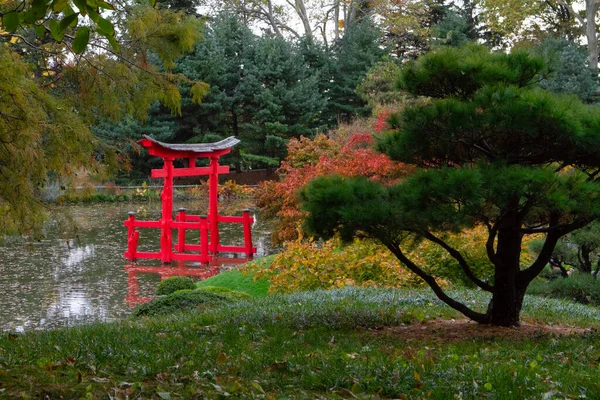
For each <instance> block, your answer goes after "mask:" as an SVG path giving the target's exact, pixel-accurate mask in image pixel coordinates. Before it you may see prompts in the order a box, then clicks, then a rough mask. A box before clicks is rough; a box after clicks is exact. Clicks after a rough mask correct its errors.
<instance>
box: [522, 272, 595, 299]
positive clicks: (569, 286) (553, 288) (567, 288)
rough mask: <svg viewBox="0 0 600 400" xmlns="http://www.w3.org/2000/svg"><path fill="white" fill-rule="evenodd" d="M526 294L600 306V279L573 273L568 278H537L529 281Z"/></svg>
mask: <svg viewBox="0 0 600 400" xmlns="http://www.w3.org/2000/svg"><path fill="white" fill-rule="evenodd" d="M527 294H532V295H538V296H546V297H553V298H558V299H567V300H574V301H576V302H578V303H582V304H592V305H595V306H600V280H597V279H595V278H594V277H593V276H592V275H590V274H574V275H572V276H570V277H568V278H558V279H554V280H551V281H543V280H541V279H539V280H535V281H533V282H531V284H530V285H529V288H528V289H527Z"/></svg>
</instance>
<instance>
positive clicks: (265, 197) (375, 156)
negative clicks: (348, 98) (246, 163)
mask: <svg viewBox="0 0 600 400" xmlns="http://www.w3.org/2000/svg"><path fill="white" fill-rule="evenodd" d="M382 118H383V117H382ZM383 121H384V122H385V119H383ZM382 124H383V123H382ZM377 126H378V127H379V126H381V128H380V129H383V127H384V125H380V124H377ZM376 130H377V128H376ZM375 134H376V133H375ZM334 137H337V138H344V139H341V140H343V141H344V142H343V143H338V142H337V141H334V140H332V139H331V138H328V137H327V136H325V135H318V136H317V137H316V138H315V139H313V140H311V139H307V138H304V137H302V138H300V139H299V140H296V139H292V140H290V141H289V144H288V157H287V158H286V159H285V160H284V161H283V162H282V164H281V167H280V168H279V169H278V170H277V173H278V174H279V175H280V177H281V181H279V182H273V181H271V182H264V183H262V184H261V185H260V187H259V189H258V192H257V204H258V206H259V207H261V208H262V209H263V211H265V213H266V217H268V218H269V217H278V218H279V224H278V225H277V226H276V228H275V230H274V231H273V241H274V242H275V243H283V242H284V241H286V240H294V239H297V238H298V236H299V235H300V234H301V231H300V229H301V228H300V226H301V223H302V220H303V218H304V216H305V214H304V212H303V211H302V210H300V204H299V202H298V197H297V195H298V191H299V190H300V189H301V188H302V187H303V186H304V185H305V184H307V183H308V182H309V181H310V180H312V179H314V178H316V177H317V176H323V175H332V174H339V175H342V176H348V177H352V176H365V177H368V178H370V179H373V180H376V181H379V182H382V183H384V184H391V183H394V182H397V181H398V180H399V179H401V178H402V177H404V176H406V175H407V174H408V173H410V172H411V171H412V170H413V167H409V166H406V165H404V164H401V163H396V162H393V161H391V160H390V159H389V158H388V157H387V156H386V155H384V154H381V153H378V152H377V151H375V150H374V149H373V144H374V141H375V138H374V136H373V134H370V133H359V134H353V135H350V136H349V137H345V136H341V135H337V136H336V135H334Z"/></svg>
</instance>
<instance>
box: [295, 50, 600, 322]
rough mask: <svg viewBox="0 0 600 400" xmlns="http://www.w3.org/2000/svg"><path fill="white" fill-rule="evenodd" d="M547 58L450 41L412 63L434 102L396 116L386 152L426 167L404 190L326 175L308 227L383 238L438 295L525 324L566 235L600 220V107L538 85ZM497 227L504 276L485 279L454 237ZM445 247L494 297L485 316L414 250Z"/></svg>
mask: <svg viewBox="0 0 600 400" xmlns="http://www.w3.org/2000/svg"><path fill="white" fill-rule="evenodd" d="M545 71H546V69H545V64H544V60H543V59H542V58H541V57H538V56H535V55H531V54H529V53H527V52H525V51H523V50H519V51H514V52H511V53H510V54H505V53H490V52H489V50H487V49H485V48H484V47H481V46H477V45H468V46H464V47H462V48H458V49H456V48H440V49H438V50H436V51H433V52H430V53H428V54H426V55H424V56H421V57H420V58H419V59H418V60H417V61H416V62H414V63H411V64H409V65H408V66H406V67H405V68H403V72H402V74H401V76H400V80H399V82H400V85H401V86H402V88H403V89H404V90H405V91H407V92H408V93H410V94H412V95H414V96H422V97H428V98H429V100H428V101H425V102H423V103H421V104H415V105H410V106H407V107H406V108H405V109H404V110H403V111H402V112H401V113H400V114H398V115H397V116H395V117H394V118H392V119H391V120H390V121H389V122H390V123H391V124H392V125H393V127H394V130H393V132H391V133H389V134H388V135H386V136H384V137H383V138H382V139H381V140H380V141H379V144H378V148H379V150H381V151H382V152H384V153H385V154H387V155H388V156H390V158H392V159H394V160H397V161H399V162H403V163H408V164H411V165H416V166H419V167H422V168H423V169H422V170H421V171H419V172H417V173H415V174H413V175H411V176H410V177H408V178H406V179H405V180H404V181H402V182H401V183H398V184H394V185H391V186H390V185H382V184H379V183H377V182H374V181H372V180H368V179H365V178H362V177H360V178H346V177H342V176H335V175H334V176H330V177H319V178H317V179H315V180H314V181H312V182H311V183H310V184H309V185H308V187H307V188H306V189H305V190H304V191H303V194H302V197H303V206H304V210H305V211H307V212H308V213H309V217H308V219H307V228H308V229H309V230H311V231H313V232H315V233H316V234H317V235H319V236H322V237H323V238H329V237H332V236H333V235H335V234H340V235H341V237H342V238H343V239H345V240H350V239H351V238H352V237H355V236H368V237H371V238H375V239H377V240H379V241H380V242H381V243H383V244H384V245H385V246H386V247H387V248H388V250H389V251H391V252H392V253H393V254H394V255H395V256H396V257H397V258H398V260H400V261H401V262H402V263H403V265H405V266H406V267H407V268H408V269H410V270H411V271H412V272H414V273H415V274H417V275H418V276H419V277H421V278H422V279H423V280H424V281H425V282H427V284H428V285H429V286H430V287H431V288H432V289H433V291H434V292H435V293H436V295H437V296H438V297H439V298H440V299H442V300H443V301H444V302H446V303H447V304H448V305H450V306H451V307H453V308H455V309H456V310H459V311H460V312H461V313H463V314H464V315H465V316H467V317H468V318H470V319H472V320H474V321H477V322H480V323H485V324H492V325H501V326H512V325H518V324H519V316H520V312H521V306H522V302H523V297H524V295H525V292H526V289H527V286H528V285H529V283H530V282H531V281H533V280H534V279H535V278H536V276H537V275H539V274H540V272H541V271H542V270H543V269H544V267H545V266H546V264H547V263H548V262H549V261H550V258H551V257H552V253H553V250H554V248H555V246H556V244H557V242H558V240H559V239H560V238H561V237H563V236H565V235H567V234H569V233H571V232H573V231H575V230H577V229H579V228H582V227H584V226H586V225H587V224H589V223H590V222H592V221H594V220H595V219H597V218H598V217H599V216H600V206H599V205H600V203H599V202H598V198H599V197H600V185H599V184H598V181H597V179H596V176H597V173H598V170H599V169H600V159H599V158H598V157H597V154H600V153H599V151H600V148H599V146H600V134H599V133H598V129H597V127H598V126H600V112H599V110H598V109H597V108H593V107H589V106H586V105H584V104H582V103H581V102H579V101H578V100H577V99H575V98H573V97H564V96H559V95H555V94H552V93H550V92H548V91H545V90H542V89H540V88H536V82H538V81H539V79H540V77H541V76H543V74H544V73H545ZM478 224H482V225H484V226H486V228H487V230H488V233H487V236H488V240H486V242H485V246H482V249H485V252H486V254H487V257H488V259H489V262H490V263H491V265H493V267H494V275H493V280H490V281H486V280H485V279H482V278H481V277H478V276H477V275H476V274H475V273H474V272H473V270H472V269H471V266H470V263H469V262H468V261H467V260H466V259H465V257H464V255H463V254H461V252H459V251H458V250H457V249H456V248H454V247H453V246H452V245H450V244H449V243H448V242H447V241H446V240H444V237H443V234H444V233H445V232H459V231H462V230H464V229H467V228H472V227H473V226H476V225H478ZM535 234H542V235H543V236H544V244H543V246H542V249H541V251H540V252H539V254H538V256H537V258H536V259H535V260H533V262H531V263H530V264H526V265H524V266H523V268H522V267H521V252H522V248H523V237H525V236H528V235H535ZM415 240H416V241H419V240H426V241H429V242H431V243H432V244H434V245H436V246H439V247H441V248H442V249H444V250H445V251H446V252H447V253H448V254H449V255H450V256H452V257H453V258H454V259H455V260H456V262H457V263H458V264H459V265H460V266H461V267H462V268H463V270H464V272H465V274H466V275H467V276H469V279H470V280H471V281H472V282H473V283H475V284H476V285H477V286H478V287H479V288H481V289H482V290H484V291H487V292H490V293H492V298H491V300H490V303H489V306H488V308H487V310H486V311H485V312H478V311H475V310H473V309H472V308H471V307H470V306H469V305H468V304H465V303H462V302H460V301H457V300H456V299H453V298H452V297H451V296H448V295H447V294H446V293H445V291H444V290H443V288H442V287H441V285H440V284H439V283H438V282H437V280H436V278H435V277H434V276H433V275H431V274H429V273H427V272H426V270H425V269H424V266H423V265H422V264H421V263H419V262H418V261H416V260H415V259H411V258H410V257H409V255H408V253H407V251H408V247H409V246H410V244H411V243H414V241H415Z"/></svg>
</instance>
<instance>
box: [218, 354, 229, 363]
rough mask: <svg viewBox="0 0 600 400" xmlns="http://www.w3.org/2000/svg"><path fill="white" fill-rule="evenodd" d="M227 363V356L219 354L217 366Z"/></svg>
mask: <svg viewBox="0 0 600 400" xmlns="http://www.w3.org/2000/svg"><path fill="white" fill-rule="evenodd" d="M226 362H227V354H225V353H219V355H218V356H217V364H225V363H226Z"/></svg>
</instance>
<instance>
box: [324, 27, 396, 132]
mask: <svg viewBox="0 0 600 400" xmlns="http://www.w3.org/2000/svg"><path fill="white" fill-rule="evenodd" d="M381 39H382V33H381V31H380V30H379V29H378V28H377V27H376V26H375V24H374V23H373V22H372V21H371V20H369V19H368V18H364V19H362V20H361V21H360V22H357V23H355V24H353V25H352V26H351V28H350V29H348V31H347V32H346V33H345V34H344V37H343V38H342V39H341V40H340V41H339V42H338V43H336V44H335V46H334V47H333V49H332V50H331V53H330V58H331V59H330V61H329V63H328V64H327V66H326V69H325V71H322V72H321V74H322V79H325V80H326V81H325V90H324V91H325V95H326V98H327V104H326V106H325V109H324V110H323V114H322V116H321V120H322V121H323V123H324V124H325V125H327V126H330V127H332V126H335V125H337V123H338V122H339V121H348V120H350V119H351V118H353V117H354V116H357V115H362V116H365V115H368V112H369V108H368V106H367V103H366V102H365V101H364V100H363V99H362V98H361V97H360V96H359V95H358V94H357V93H356V87H357V86H358V85H359V84H360V83H361V81H362V80H363V79H364V77H365V76H366V75H367V72H368V71H369V70H370V69H371V68H372V67H373V66H374V65H375V64H377V62H379V61H381V60H382V59H383V56H384V55H385V54H386V50H385V49H384V48H382V46H381Z"/></svg>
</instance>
